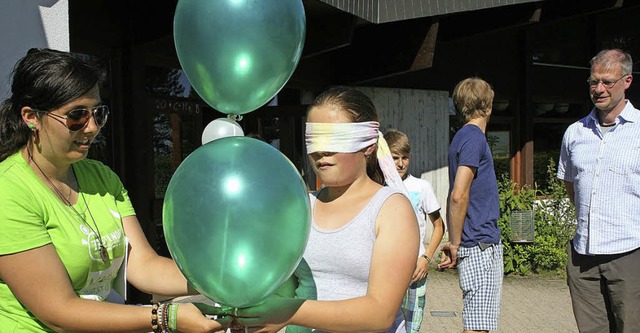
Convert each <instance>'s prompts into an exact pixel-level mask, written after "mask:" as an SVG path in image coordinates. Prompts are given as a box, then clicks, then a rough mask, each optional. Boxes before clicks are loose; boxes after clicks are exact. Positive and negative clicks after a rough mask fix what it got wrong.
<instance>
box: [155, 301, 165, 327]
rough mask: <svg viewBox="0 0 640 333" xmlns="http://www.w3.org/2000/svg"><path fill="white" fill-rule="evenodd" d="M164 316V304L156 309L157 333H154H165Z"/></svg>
mask: <svg viewBox="0 0 640 333" xmlns="http://www.w3.org/2000/svg"><path fill="white" fill-rule="evenodd" d="M164 314H165V305H164V304H160V307H159V308H158V332H156V333H165V332H166V330H165V327H167V326H166V325H165V324H164Z"/></svg>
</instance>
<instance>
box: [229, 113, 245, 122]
mask: <svg viewBox="0 0 640 333" xmlns="http://www.w3.org/2000/svg"><path fill="white" fill-rule="evenodd" d="M227 118H229V119H231V120H233V121H240V120H242V115H240V114H228V115H227Z"/></svg>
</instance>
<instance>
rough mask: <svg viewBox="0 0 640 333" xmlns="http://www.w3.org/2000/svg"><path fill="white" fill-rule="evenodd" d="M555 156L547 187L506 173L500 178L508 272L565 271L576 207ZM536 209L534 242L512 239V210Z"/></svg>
mask: <svg viewBox="0 0 640 333" xmlns="http://www.w3.org/2000/svg"><path fill="white" fill-rule="evenodd" d="M555 174H556V165H555V163H554V161H553V159H550V160H549V163H548V165H547V179H546V185H547V186H546V187H545V190H544V191H538V190H537V189H531V188H529V187H526V186H523V187H521V186H520V185H518V184H516V183H514V182H512V181H511V180H510V179H509V178H508V177H506V176H505V175H503V176H502V177H501V179H500V180H499V182H498V190H499V195H500V219H499V220H498V225H499V226H500V229H501V230H502V235H501V240H502V244H503V246H504V272H505V274H511V273H514V274H519V275H527V274H530V273H545V272H556V273H561V274H562V273H563V272H564V267H565V265H566V263H567V259H568V258H567V246H568V243H569V241H570V240H571V238H572V237H573V235H574V233H575V208H574V207H573V205H571V204H570V203H569V201H568V199H567V191H566V188H565V186H564V183H563V182H562V181H561V180H559V179H557V178H556V176H555ZM531 209H533V210H534V224H535V232H534V233H535V240H534V242H533V243H530V244H519V243H514V242H513V239H511V237H512V236H511V225H510V217H511V212H512V211H516V210H531Z"/></svg>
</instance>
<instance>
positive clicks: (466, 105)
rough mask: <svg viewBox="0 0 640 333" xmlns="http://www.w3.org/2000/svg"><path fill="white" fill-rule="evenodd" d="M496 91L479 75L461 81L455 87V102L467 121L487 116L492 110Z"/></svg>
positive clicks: (460, 113) (457, 109) (458, 110)
mask: <svg viewBox="0 0 640 333" xmlns="http://www.w3.org/2000/svg"><path fill="white" fill-rule="evenodd" d="M493 97H494V92H493V89H491V85H489V83H487V82H486V81H485V80H483V79H481V78H479V77H471V78H468V79H464V80H462V81H460V82H459V83H458V84H457V85H456V87H455V89H453V97H452V98H453V104H454V105H455V106H456V111H457V112H458V114H459V115H460V116H461V117H462V118H463V119H464V121H465V122H467V121H469V120H471V119H475V118H480V117H485V116H486V115H487V114H488V113H489V112H490V111H491V105H492V104H493Z"/></svg>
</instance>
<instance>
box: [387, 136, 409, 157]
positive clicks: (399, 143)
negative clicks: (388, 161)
mask: <svg viewBox="0 0 640 333" xmlns="http://www.w3.org/2000/svg"><path fill="white" fill-rule="evenodd" d="M384 139H385V140H386V141H387V144H388V145H389V150H391V153H395V154H402V155H404V156H407V157H409V155H410V154H411V144H409V137H407V135H406V134H404V133H403V132H400V131H398V130H395V129H391V130H389V131H388V132H387V133H385V135H384Z"/></svg>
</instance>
